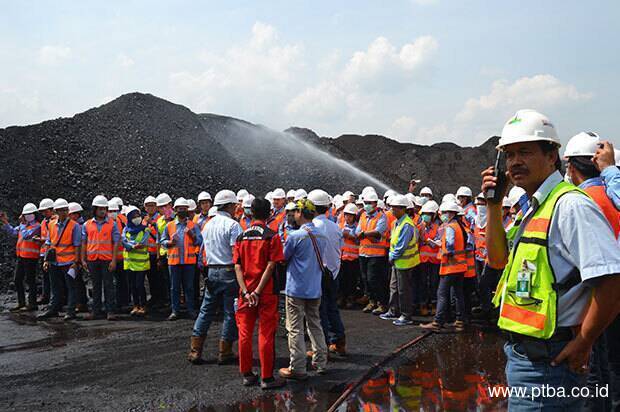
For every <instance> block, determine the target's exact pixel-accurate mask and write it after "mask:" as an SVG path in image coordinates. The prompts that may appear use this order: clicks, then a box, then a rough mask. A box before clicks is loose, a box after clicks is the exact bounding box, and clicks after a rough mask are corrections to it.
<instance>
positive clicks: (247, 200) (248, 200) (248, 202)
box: [241, 194, 255, 207]
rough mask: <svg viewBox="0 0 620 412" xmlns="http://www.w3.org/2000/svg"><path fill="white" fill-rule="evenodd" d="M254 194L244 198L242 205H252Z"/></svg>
mask: <svg viewBox="0 0 620 412" xmlns="http://www.w3.org/2000/svg"><path fill="white" fill-rule="evenodd" d="M254 199H255V197H254V195H251V194H248V195H247V196H246V197H244V198H243V202H242V203H241V206H242V207H252V202H253V201H254Z"/></svg>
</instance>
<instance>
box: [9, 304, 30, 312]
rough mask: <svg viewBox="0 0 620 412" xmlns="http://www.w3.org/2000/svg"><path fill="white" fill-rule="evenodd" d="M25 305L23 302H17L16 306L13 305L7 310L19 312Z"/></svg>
mask: <svg viewBox="0 0 620 412" xmlns="http://www.w3.org/2000/svg"><path fill="white" fill-rule="evenodd" d="M25 307H26V305H25V304H23V303H19V304H17V306H14V307H12V308H11V309H9V312H13V313H15V312H21V310H22V309H23V308H25Z"/></svg>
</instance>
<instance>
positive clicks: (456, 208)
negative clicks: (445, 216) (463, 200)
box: [439, 200, 461, 213]
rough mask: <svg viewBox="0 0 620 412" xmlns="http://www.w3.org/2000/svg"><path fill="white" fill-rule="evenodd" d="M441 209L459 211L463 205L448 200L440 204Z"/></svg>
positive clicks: (442, 210)
mask: <svg viewBox="0 0 620 412" xmlns="http://www.w3.org/2000/svg"><path fill="white" fill-rule="evenodd" d="M439 211H440V212H454V213H459V212H460V211H461V207H460V206H459V205H458V204H457V203H456V202H454V201H451V200H448V201H447V202H443V203H442V204H441V206H439Z"/></svg>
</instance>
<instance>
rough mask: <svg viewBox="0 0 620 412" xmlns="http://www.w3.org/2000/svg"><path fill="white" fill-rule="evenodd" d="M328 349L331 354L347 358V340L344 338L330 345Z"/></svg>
mask: <svg viewBox="0 0 620 412" xmlns="http://www.w3.org/2000/svg"><path fill="white" fill-rule="evenodd" d="M328 349H329V352H331V353H335V354H337V355H340V356H347V341H346V338H345V337H344V336H343V337H342V338H340V339H338V340H337V341H336V342H334V343H332V344H331V345H329V348H328Z"/></svg>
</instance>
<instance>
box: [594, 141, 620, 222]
mask: <svg viewBox="0 0 620 412" xmlns="http://www.w3.org/2000/svg"><path fill="white" fill-rule="evenodd" d="M614 153H615V155H614ZM614 156H615V159H614ZM592 161H593V162H594V163H595V164H596V167H597V168H598V170H599V171H600V172H601V178H602V179H603V181H604V182H605V186H607V196H609V198H610V199H611V200H613V202H614V204H615V205H616V208H618V210H620V150H618V149H615V150H614V146H613V145H612V144H611V142H608V141H602V142H601V144H600V146H599V148H598V149H597V150H596V153H595V154H594V157H593V158H592ZM614 162H615V165H614Z"/></svg>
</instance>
